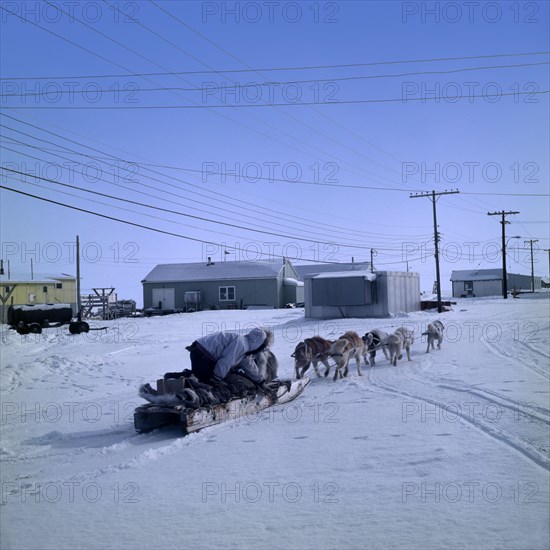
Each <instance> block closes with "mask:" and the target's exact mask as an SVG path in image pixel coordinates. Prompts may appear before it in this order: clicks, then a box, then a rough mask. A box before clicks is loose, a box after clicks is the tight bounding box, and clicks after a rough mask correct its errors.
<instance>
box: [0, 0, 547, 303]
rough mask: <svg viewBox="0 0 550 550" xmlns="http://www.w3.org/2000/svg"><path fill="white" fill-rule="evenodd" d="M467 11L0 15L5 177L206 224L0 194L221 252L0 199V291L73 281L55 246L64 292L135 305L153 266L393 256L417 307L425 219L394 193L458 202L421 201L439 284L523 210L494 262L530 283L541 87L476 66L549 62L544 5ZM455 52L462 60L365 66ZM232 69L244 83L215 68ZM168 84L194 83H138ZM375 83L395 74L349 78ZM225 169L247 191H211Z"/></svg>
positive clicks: (316, 6)
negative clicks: (413, 285) (4, 279)
mask: <svg viewBox="0 0 550 550" xmlns="http://www.w3.org/2000/svg"><path fill="white" fill-rule="evenodd" d="M473 4H475V5H472V3H468V2H313V1H312V2H309V1H307V2H300V3H296V2H284V1H282V2H278V3H265V2H203V3H200V2H179V1H173V2H164V1H158V2H157V1H156V2H155V4H153V3H150V2H145V1H144V2H110V1H97V2H96V1H92V2H75V3H70V2H69V3H64V2H53V1H52V2H50V3H49V4H48V3H46V2H35V1H34V0H33V1H29V2H4V3H2V7H3V8H4V10H3V11H1V13H0V18H1V24H2V33H1V35H2V37H1V46H2V53H1V56H2V57H1V77H2V81H1V82H2V92H1V93H2V97H1V98H0V105H1V108H2V113H3V114H4V115H6V116H2V117H1V123H2V124H3V125H4V126H3V127H2V142H1V145H2V148H3V151H2V159H1V165H2V167H3V168H7V169H10V170H17V171H21V172H32V173H39V174H40V175H41V176H42V177H44V178H48V179H52V180H55V181H57V182H62V183H66V184H70V185H73V186H76V187H79V188H81V189H82V188H86V189H88V190H92V191H96V192H100V193H104V194H108V195H113V196H117V197H120V198H125V199H129V200H133V201H137V202H141V203H146V204H149V205H152V206H156V207H158V208H164V209H169V210H173V211H177V212H179V213H181V214H186V215H192V216H198V217H202V218H205V219H202V220H200V219H196V218H191V217H188V216H182V215H177V214H173V213H168V212H164V211H159V210H152V209H148V208H145V207H142V206H138V205H135V204H134V205H132V204H128V203H124V202H121V201H116V200H114V199H111V198H107V197H100V196H97V195H93V194H90V193H85V192H83V191H81V190H78V189H70V188H67V187H65V188H63V187H61V186H59V185H56V184H55V183H53V182H48V181H44V180H42V181H38V180H34V179H32V178H27V179H26V180H24V179H22V176H20V175H17V174H14V173H13V172H12V173H8V172H7V171H6V170H2V171H1V172H2V174H1V175H0V178H1V180H2V185H5V186H8V187H12V188H14V189H17V190H21V191H24V192H26V193H30V194H34V195H38V196H41V197H45V198H48V199H51V200H54V201H58V202H62V203H65V204H70V205H73V206H76V207H78V208H82V209H85V210H91V211H94V212H97V213H101V214H104V215H106V216H112V217H115V218H120V219H123V220H126V221H129V222H132V223H137V224H142V225H146V226H149V227H152V228H156V229H159V230H163V231H168V232H173V233H177V234H180V235H183V236H186V237H190V238H192V239H196V240H198V241H209V242H212V243H219V244H220V246H218V245H217V244H216V245H207V244H201V243H200V242H197V241H194V240H187V239H182V238H178V237H173V236H168V235H164V234H160V233H154V232H151V231H148V230H145V229H141V228H137V227H132V226H129V225H124V224H121V223H118V222H115V221H110V220H107V219H104V218H99V217H96V216H93V215H90V214H86V213H82V212H77V211H74V210H69V209H67V208H64V207H62V206H56V205H53V204H48V203H45V202H42V201H39V200H37V199H35V198H30V197H26V196H22V195H17V194H14V193H13V192H10V191H4V190H3V191H2V192H1V214H2V221H1V241H2V257H3V259H4V261H6V260H8V259H9V260H10V267H11V270H12V275H21V276H25V275H26V276H28V275H30V259H31V258H33V261H34V264H35V265H34V268H35V272H38V273H50V274H55V273H60V272H65V273H74V271H75V266H74V258H73V257H72V254H71V253H70V246H69V245H68V244H65V243H69V242H70V241H73V240H74V236H75V235H76V234H79V235H80V239H81V242H82V244H83V253H84V254H83V255H84V260H85V261H84V264H83V289H84V290H85V291H87V290H89V289H91V288H92V287H102V286H111V285H112V286H115V287H116V288H117V291H118V295H119V297H121V298H134V299H136V300H137V301H138V302H141V285H140V281H141V279H143V278H144V277H145V276H146V275H147V273H148V272H149V270H150V269H152V267H154V266H155V265H156V264H157V263H169V262H180V261H181V262H192V261H205V260H206V257H207V256H209V255H210V256H212V257H213V259H214V260H217V261H221V259H222V256H223V254H222V251H223V249H224V246H225V248H226V249H227V250H228V251H229V252H230V254H228V255H226V258H227V259H230V260H234V259H239V258H245V259H258V258H260V257H263V256H260V255H259V252H261V253H263V254H269V253H274V254H275V255H282V254H286V255H288V256H291V257H292V256H298V257H300V258H302V259H303V260H312V259H313V260H323V261H340V262H342V261H350V259H351V257H354V258H355V260H356V261H364V260H368V259H369V257H370V248H371V247H372V248H375V249H376V250H377V256H376V258H375V266H376V267H377V268H378V269H395V270H404V269H406V263H405V262H404V260H405V259H408V260H409V268H410V269H411V270H414V271H418V272H420V274H421V286H422V288H423V289H425V290H431V287H432V284H433V281H434V279H435V268H434V262H433V226H432V209H431V203H430V201H429V200H428V199H426V198H419V199H410V198H409V194H410V192H411V191H424V190H432V189H435V190H444V189H451V188H453V189H454V188H458V189H459V190H460V191H461V192H462V193H461V194H459V195H448V196H442V197H441V198H440V199H439V201H438V222H439V230H440V232H441V246H442V258H441V273H442V281H443V284H442V287H443V289H448V288H450V283H449V277H450V274H451V271H452V270H453V269H469V268H471V269H474V268H477V267H479V268H487V267H500V265H501V263H500V258H499V256H498V254H499V248H500V229H501V226H500V224H499V218H498V217H496V216H492V217H490V216H487V212H493V211H501V210H505V211H519V212H520V214H518V215H515V216H509V218H508V219H509V221H510V222H511V224H510V225H508V226H507V228H506V231H507V235H509V236H511V237H512V236H521V239H511V240H510V242H509V247H510V256H509V262H508V265H509V269H511V270H512V271H513V272H520V273H529V272H530V262H529V254H528V252H527V250H523V247H524V241H525V240H529V239H538V243H536V247H538V248H539V249H548V248H550V243H549V241H548V222H549V215H548V212H549V208H548V206H549V201H548V196H529V195H533V194H535V195H536V194H539V195H548V193H549V185H548V181H549V170H548V164H549V163H548V151H549V110H548V107H549V96H548V94H532V93H531V92H534V91H539V92H540V91H544V90H548V89H550V88H549V82H548V74H549V73H548V65H547V64H542V63H548V61H549V56H548V55H547V54H546V55H529V56H517V55H516V56H507V57H486V58H483V57H478V56H495V55H499V54H520V53H521V54H523V53H535V52H548V51H550V47H549V28H550V25H549V14H548V7H549V4H548V2H536V1H530V2H499V3H496V2H479V3H473ZM58 8H60V9H63V10H66V13H61V12H59V10H58ZM117 10H121V11H117ZM163 10H164V11H163ZM235 10H236V11H235ZM8 12H14V14H10V13H8ZM121 12H123V13H121ZM18 16H19V17H18ZM20 17H23V18H25V19H27V22H23V21H22V20H21V19H20ZM84 23H85V24H84ZM464 57H478V58H477V59H472V58H471V59H455V60H451V59H446V60H440V61H432V62H428V61H422V62H415V63H412V62H409V63H385V64H378V65H370V66H365V65H364V64H369V63H377V62H389V61H413V60H427V59H434V58H464ZM536 63H538V65H533V64H536ZM352 64H354V65H357V66H353V67H332V68H321V69H300V70H280V71H268V70H265V69H273V68H290V67H311V66H327V65H340V66H341V65H352ZM359 64H363V65H359ZM526 64H529V65H530V66H520V67H519V66H515V67H510V65H526ZM497 65H498V66H503V65H505V66H507V67H505V68H500V69H491V68H488V67H494V66H497ZM474 68H475V69H476V70H467V71H460V72H457V71H459V70H461V69H474ZM480 68H482V69H480ZM235 69H248V72H240V73H239V72H231V73H224V74H219V73H216V72H215V71H221V70H235ZM250 69H255V71H254V70H250ZM261 69H264V70H261ZM197 71H209V72H208V73H204V72H203V73H198V74H197ZM449 71H455V72H449ZM174 72H195V74H186V75H181V74H180V75H175V74H156V75H151V73H174ZM427 72H430V73H431V74H426V73H427ZM136 73H137V74H136ZM144 73H147V74H144ZM408 73H416V74H408ZM418 73H423V74H418ZM124 75H127V76H124ZM382 75H394V76H392V77H386V78H362V79H358V78H355V79H350V78H349V77H365V76H382ZM395 75H402V76H395ZM18 77H25V78H26V79H25V80H19V79H18ZM346 79H347V80H346ZM304 81H308V82H304ZM266 82H271V83H272V84H271V85H269V86H266V85H265V84H264V83H266ZM273 82H278V83H281V84H273ZM292 82H295V83H294V84H289V83H292ZM284 83H286V84H284ZM236 84H237V85H241V87H240V88H238V94H237V95H236V94H235V88H233V89H231V87H232V86H235V85H236ZM245 85H246V87H245ZM151 88H153V89H154V90H153V91H146V89H151ZM162 88H186V89H188V88H198V90H194V91H191V90H173V89H168V90H167V89H162ZM82 90H85V91H86V94H82V93H81V91H82ZM113 90H115V91H113ZM44 92H47V94H44ZM60 92H64V93H60ZM67 92H69V93H67ZM28 94H38V95H28ZM434 94H436V95H438V96H443V97H442V99H440V100H439V101H433V100H429V99H428V100H426V101H419V100H420V99H423V98H426V97H428V98H432V97H433V96H434ZM504 94H511V95H504ZM456 95H460V96H463V97H461V98H458V99H453V96H456ZM388 99H393V100H397V101H389V102H388V101H383V102H380V101H371V100H388ZM236 100H238V103H236ZM292 103H308V104H309V105H292ZM258 104H261V105H269V106H263V107H250V105H258ZM220 105H225V106H227V105H238V106H239V107H237V108H234V107H230V108H217V107H216V106H220ZM190 106H196V107H199V108H181V107H190ZM62 107H63V108H62ZM67 107H69V108H70V109H67ZM97 107H102V109H97ZM136 107H138V108H136ZM143 107H147V108H143ZM160 107H170V108H160ZM172 107H177V108H172ZM103 108H104V109H103ZM9 117H13V118H9ZM14 119H16V120H14ZM30 125H32V126H30ZM48 132H51V133H48ZM37 138H39V139H41V140H44V141H39V140H38V139H37ZM63 138H67V139H63ZM67 140H72V141H67ZM87 147H91V148H94V149H95V150H94V149H89V148H87ZM56 155H58V156H56ZM83 155H88V156H83ZM33 157H35V158H33ZM82 163H84V165H85V167H84V169H83V165H82ZM235 170H237V171H239V170H240V171H241V172H243V171H246V173H245V174H244V176H248V177H243V175H241V177H240V178H238V181H237V178H236V177H235V176H232V175H227V176H221V175H219V174H218V175H216V174H212V172H231V171H233V172H234V171H235ZM82 171H84V175H83V174H82V173H81V172H82ZM8 174H9V175H8ZM256 176H259V177H261V178H263V179H258V178H256ZM279 180H287V181H279ZM288 180H300V181H288ZM305 182H309V183H305ZM115 184H116V185H115ZM327 184H329V185H327ZM37 185H38V186H39V187H37ZM323 185H325V187H324V188H323V187H322V186H323ZM121 186H122V187H121ZM361 187H363V189H361ZM365 188H368V189H365ZM390 189H391V190H390ZM67 193H69V194H70V195H67ZM467 193H487V194H486V195H474V194H467ZM499 193H500V194H501V195H499ZM514 193H515V194H521V195H522V196H514V195H510V194H514ZM502 194H503V195H502ZM214 222H222V223H214ZM223 224H233V226H228V225H223ZM235 226H239V227H235ZM245 228H246V229H245ZM518 246H519V247H520V248H521V249H522V250H521V252H517V247H518ZM525 246H527V245H525ZM239 249H244V250H239ZM514 249H516V251H514ZM296 263H301V262H298V261H297V262H296ZM535 272H536V274H538V275H543V276H544V275H547V274H548V253H546V252H542V251H538V252H536V253H535Z"/></svg>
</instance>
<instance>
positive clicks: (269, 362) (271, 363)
mask: <svg viewBox="0 0 550 550" xmlns="http://www.w3.org/2000/svg"><path fill="white" fill-rule="evenodd" d="M254 361H255V362H256V365H258V371H259V372H260V374H261V375H262V378H263V379H264V380H265V381H266V382H271V381H272V380H275V378H277V371H278V370H279V362H278V361H277V357H275V355H274V353H273V352H272V351H271V350H270V349H269V348H265V349H263V350H262V351H260V353H258V354H257V355H255V356H254Z"/></svg>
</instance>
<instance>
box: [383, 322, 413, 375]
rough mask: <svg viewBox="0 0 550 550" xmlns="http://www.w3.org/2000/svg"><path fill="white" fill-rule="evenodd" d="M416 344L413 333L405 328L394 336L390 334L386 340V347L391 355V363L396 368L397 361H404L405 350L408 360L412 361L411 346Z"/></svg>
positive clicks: (397, 331) (401, 328)
mask: <svg viewBox="0 0 550 550" xmlns="http://www.w3.org/2000/svg"><path fill="white" fill-rule="evenodd" d="M413 344H414V335H413V333H412V332H411V331H410V330H409V329H407V328H405V327H400V328H398V329H397V330H396V331H395V332H394V333H393V334H390V335H389V336H388V337H387V339H386V346H387V348H388V352H389V354H390V363H391V364H392V365H393V366H394V367H396V366H397V360H398V359H399V360H400V359H402V357H403V349H405V351H406V352H407V359H408V360H409V361H410V360H411V346H412V345H413Z"/></svg>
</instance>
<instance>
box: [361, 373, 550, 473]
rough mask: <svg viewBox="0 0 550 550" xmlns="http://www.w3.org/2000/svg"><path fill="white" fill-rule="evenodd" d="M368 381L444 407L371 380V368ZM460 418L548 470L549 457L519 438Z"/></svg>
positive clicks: (436, 401) (441, 404)
mask: <svg viewBox="0 0 550 550" xmlns="http://www.w3.org/2000/svg"><path fill="white" fill-rule="evenodd" d="M367 376H368V379H369V382H370V383H371V384H372V385H373V386H376V387H378V388H380V389H381V390H383V391H386V392H388V393H392V394H395V395H401V396H402V397H406V398H409V399H415V400H416V401H423V402H425V403H428V404H430V405H434V406H436V407H441V408H442V409H444V408H445V403H442V402H441V401H438V400H436V399H431V398H429V397H424V396H420V395H417V394H414V393H409V392H406V391H402V390H398V389H396V388H394V387H392V386H389V385H388V384H385V383H383V382H380V381H376V380H373V376H372V370H371V371H369V372H368V374H367ZM459 419H460V420H462V421H463V422H465V423H467V424H469V425H471V426H473V427H474V428H476V429H477V430H479V431H480V432H482V433H484V434H485V435H487V436H489V437H491V438H493V439H495V440H497V441H499V442H500V443H503V444H505V445H506V446H508V447H510V448H512V449H514V450H515V451H517V452H519V453H520V454H522V455H523V456H524V457H525V458H527V459H528V460H530V461H531V462H532V463H533V464H535V465H536V466H538V467H539V468H543V469H544V470H545V471H548V468H549V467H550V459H549V458H548V457H546V456H545V455H542V454H541V453H540V452H538V451H536V450H534V449H532V448H529V447H527V446H526V445H524V444H523V443H522V442H521V441H520V440H519V439H517V438H516V437H513V438H511V437H510V434H506V433H504V432H501V431H500V430H497V429H495V428H493V427H491V426H490V425H487V424H484V423H483V422H479V421H478V420H476V419H474V418H468V417H467V416H464V415H460V417H459Z"/></svg>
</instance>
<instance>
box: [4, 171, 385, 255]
mask: <svg viewBox="0 0 550 550" xmlns="http://www.w3.org/2000/svg"><path fill="white" fill-rule="evenodd" d="M0 170H4V171H6V172H12V173H15V174H20V175H24V176H28V177H33V178H35V179H39V180H42V181H47V182H49V183H54V184H56V185H60V186H63V187H67V188H70V189H75V190H78V191H82V192H85V193H90V194H92V195H97V196H100V197H105V198H109V199H113V200H117V201H121V202H124V203H128V204H133V205H136V206H141V207H144V208H150V209H152V210H158V211H160V212H166V213H169V214H174V215H177V216H183V217H186V218H192V219H196V220H200V221H205V222H209V223H215V224H219V225H223V226H226V227H233V228H236V229H243V230H245V231H251V232H253V233H262V234H265V235H272V236H275V237H283V238H286V239H297V240H300V241H304V242H309V243H315V244H330V245H336V246H339V247H340V246H341V247H343V248H354V249H358V250H359V249H365V250H368V249H370V247H368V246H361V245H351V244H344V243H334V242H331V243H329V242H324V241H320V240H319V239H316V240H314V239H307V238H304V237H296V236H295V235H285V234H283V233H275V232H272V231H265V230H261V229H251V228H250V227H246V226H243V225H238V224H233V223H227V222H221V221H217V220H213V219H210V218H204V217H202V216H195V215H193V214H185V213H183V212H178V211H177V210H170V209H168V208H162V207H160V206H152V205H149V204H145V203H142V202H138V201H133V200H131V199H125V198H122V197H117V196H115V195H109V194H107V193H101V192H99V191H92V190H90V189H84V188H82V187H78V186H75V185H70V184H68V183H63V182H59V181H56V180H52V179H49V178H43V177H40V176H35V175H32V174H28V173H25V172H21V171H19V170H12V169H10V168H4V167H2V166H0ZM387 250H395V249H387Z"/></svg>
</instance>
